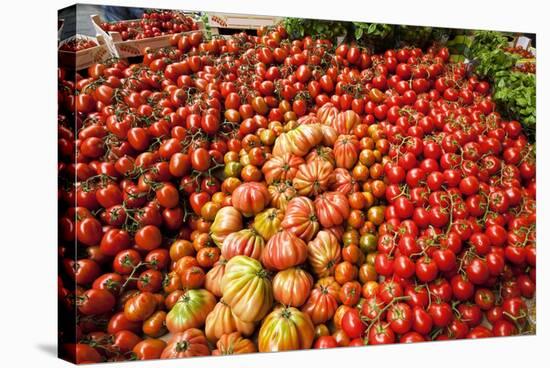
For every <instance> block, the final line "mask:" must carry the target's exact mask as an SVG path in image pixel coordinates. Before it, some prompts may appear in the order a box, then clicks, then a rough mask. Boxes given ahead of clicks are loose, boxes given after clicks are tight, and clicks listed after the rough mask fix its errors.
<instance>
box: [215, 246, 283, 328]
mask: <svg viewBox="0 0 550 368" xmlns="http://www.w3.org/2000/svg"><path fill="white" fill-rule="evenodd" d="M221 288H222V295H223V300H224V301H225V302H226V303H227V304H228V305H229V306H230V307H231V310H232V311H233V313H234V314H235V316H237V317H238V318H240V319H241V320H242V321H244V322H256V321H259V320H261V319H262V318H263V317H264V316H265V315H266V314H267V312H269V310H270V308H271V306H272V304H273V290H272V287H271V281H269V278H268V273H267V271H266V270H264V269H263V267H262V265H261V263H260V262H258V261H257V260H255V259H254V258H250V257H247V256H236V257H233V258H231V259H230V260H229V261H228V262H227V264H226V265H225V274H224V275H223V278H222V285H221Z"/></svg>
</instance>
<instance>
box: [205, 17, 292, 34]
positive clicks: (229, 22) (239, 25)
mask: <svg viewBox="0 0 550 368" xmlns="http://www.w3.org/2000/svg"><path fill="white" fill-rule="evenodd" d="M282 20H283V18H280V17H272V16H268V15H247V14H231V13H208V24H209V25H210V28H211V31H212V34H219V29H220V28H228V29H234V30H236V31H238V30H243V29H258V28H260V27H270V26H274V25H276V24H277V23H279V22H281V21H282Z"/></svg>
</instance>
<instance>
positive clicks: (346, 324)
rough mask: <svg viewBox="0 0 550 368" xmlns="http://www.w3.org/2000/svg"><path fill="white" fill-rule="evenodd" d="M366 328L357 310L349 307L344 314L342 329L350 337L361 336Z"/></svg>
mask: <svg viewBox="0 0 550 368" xmlns="http://www.w3.org/2000/svg"><path fill="white" fill-rule="evenodd" d="M366 328H367V326H366V324H365V323H363V321H362V320H361V316H360V315H359V311H358V310H356V309H351V310H349V311H347V312H346V313H345V314H344V317H343V318H342V329H343V330H344V332H345V333H346V335H348V337H349V338H350V339H355V338H358V337H361V336H362V334H363V332H364V331H365V329H366Z"/></svg>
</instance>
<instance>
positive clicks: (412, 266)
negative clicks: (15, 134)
mask: <svg viewBox="0 0 550 368" xmlns="http://www.w3.org/2000/svg"><path fill="white" fill-rule="evenodd" d="M171 45H172V46H171V47H169V48H165V49H160V50H146V52H145V54H144V55H143V60H142V61H141V62H140V63H136V64H128V63H127V62H125V61H111V62H109V63H108V64H95V65H93V66H91V67H89V68H88V69H87V70H85V71H81V72H79V73H76V76H75V74H70V73H69V72H68V71H66V70H63V69H60V70H59V90H58V103H59V119H58V121H59V124H58V131H59V141H58V146H59V157H60V161H59V259H60V262H59V265H60V276H59V299H60V320H61V321H62V322H61V323H62V328H61V329H60V341H61V351H62V353H63V356H64V357H65V358H66V359H69V360H72V361H74V362H77V363H91V362H101V361H120V360H132V359H140V360H142V359H159V358H162V359H164V358H183V357H191V356H204V355H229V354H241V353H252V352H257V351H259V352H267V351H284V350H296V349H310V348H331V347H337V346H362V345H375V344H387V343H398V342H400V343H410V342H420V341H432V340H444V339H463V338H482V337H489V336H508V335H517V334H526V333H532V332H533V331H534V320H533V316H531V315H530V314H529V308H528V301H529V300H530V299H532V298H534V296H535V289H536V288H535V284H536V276H535V275H536V268H535V267H536V245H535V242H536V231H535V224H536V168H535V148H534V146H533V145H532V144H530V143H529V142H528V141H527V139H526V137H525V135H524V134H523V133H522V128H521V125H520V123H519V122H517V121H509V120H506V119H505V118H503V117H502V116H501V115H500V114H499V113H498V112H496V111H495V104H494V103H493V101H492V99H491V86H490V85H489V83H487V82H485V81H480V80H478V79H477V78H476V77H475V76H468V75H467V70H466V67H465V66H464V65H462V64H456V63H451V62H449V52H448V50H447V49H446V48H445V47H440V46H437V45H434V46H432V47H430V48H428V49H427V50H421V49H418V48H414V47H406V48H401V49H398V50H387V51H386V52H384V53H383V54H373V53H370V52H369V51H368V50H366V49H364V48H360V47H358V46H356V45H352V44H345V43H344V44H341V45H339V46H337V47H336V46H335V45H333V44H332V43H331V42H330V41H328V40H313V39H312V38H310V37H305V38H304V39H301V40H293V41H292V40H289V39H288V38H287V34H286V32H285V30H284V29H283V28H282V27H275V28H273V29H269V30H268V29H260V30H259V31H258V35H257V36H250V35H246V34H244V33H243V34H235V35H234V36H231V37H227V38H214V39H210V40H207V39H205V38H204V36H203V34H202V33H200V32H194V33H192V34H185V35H182V34H174V35H173V36H172V39H171ZM74 76H75V78H72V77H74ZM69 315H70V316H76V320H75V319H74V318H67V316H69Z"/></svg>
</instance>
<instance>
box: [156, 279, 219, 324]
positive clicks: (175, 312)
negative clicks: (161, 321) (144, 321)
mask: <svg viewBox="0 0 550 368" xmlns="http://www.w3.org/2000/svg"><path fill="white" fill-rule="evenodd" d="M215 305H216V297H215V296H214V295H213V294H212V293H211V292H209V291H208V290H205V289H191V290H188V291H187V292H186V293H185V294H183V295H182V296H181V297H180V298H179V299H178V301H177V302H176V304H175V305H174V307H173V308H172V309H171V310H170V312H168V314H167V315H166V327H167V328H168V331H170V332H171V333H176V332H183V331H185V330H187V329H189V328H198V327H202V325H203V324H204V322H205V321H206V317H207V316H208V314H209V313H210V312H211V311H212V309H214V306H215Z"/></svg>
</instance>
